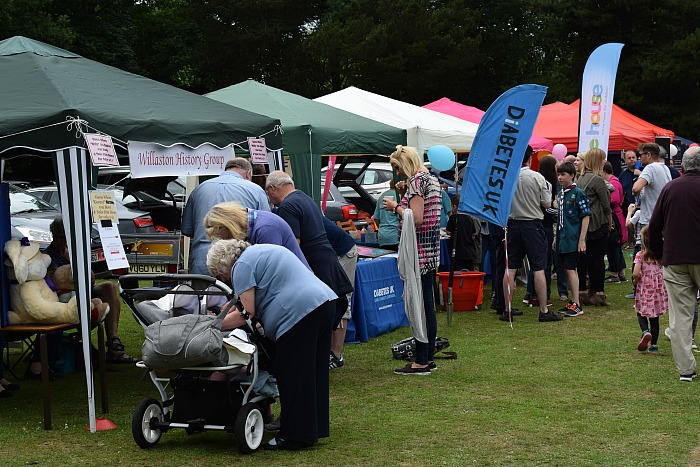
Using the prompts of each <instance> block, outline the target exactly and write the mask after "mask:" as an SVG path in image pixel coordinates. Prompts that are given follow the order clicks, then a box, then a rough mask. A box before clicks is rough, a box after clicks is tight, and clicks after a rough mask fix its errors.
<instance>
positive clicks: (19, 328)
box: [0, 323, 109, 430]
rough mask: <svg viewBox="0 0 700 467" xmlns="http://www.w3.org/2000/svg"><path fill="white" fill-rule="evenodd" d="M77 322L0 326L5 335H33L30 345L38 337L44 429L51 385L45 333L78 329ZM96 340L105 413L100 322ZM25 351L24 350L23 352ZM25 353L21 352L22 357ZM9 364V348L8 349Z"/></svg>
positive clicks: (48, 419)
mask: <svg viewBox="0 0 700 467" xmlns="http://www.w3.org/2000/svg"><path fill="white" fill-rule="evenodd" d="M79 327H80V325H79V324H69V323H66V324H16V325H8V326H5V327H0V332H4V333H5V335H6V336H7V335H8V334H10V335H13V334H14V335H17V336H22V337H20V338H22V339H25V340H26V338H27V337H30V336H32V335H35V336H36V337H35V340H34V341H31V340H29V343H30V345H33V344H34V343H35V341H36V339H39V345H40V355H41V393H42V398H43V402H44V429H45V430H50V429H51V428H52V426H51V385H50V384H49V354H48V350H47V345H46V335H47V334H54V333H58V332H63V331H67V330H70V329H79ZM97 342H98V355H99V357H98V358H99V375H100V401H101V403H102V413H107V411H108V409H109V407H108V401H107V358H106V354H105V336H104V326H103V324H102V323H99V324H98V325H97ZM25 353H26V352H25ZM25 353H23V354H22V357H24V355H25ZM8 364H9V350H8ZM8 366H9V365H8Z"/></svg>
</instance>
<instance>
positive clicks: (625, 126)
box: [571, 99, 674, 150]
mask: <svg viewBox="0 0 700 467" xmlns="http://www.w3.org/2000/svg"><path fill="white" fill-rule="evenodd" d="M580 101H581V100H580V99H577V100H575V101H574V102H572V103H571V105H572V106H573V107H576V108H577V109H578V108H579V105H580V103H581V102H580ZM612 128H614V129H616V130H618V131H619V132H620V133H622V134H623V135H624V141H623V147H622V149H634V150H636V149H637V146H639V144H640V143H644V142H649V141H654V139H655V137H657V136H668V137H670V138H671V141H673V136H674V135H673V132H672V131H670V130H666V129H665V128H661V127H659V126H656V125H654V124H653V123H649V122H647V121H646V120H642V119H641V118H639V117H637V116H635V115H633V114H631V113H629V112H628V111H626V110H625V109H623V108H622V107H620V106H619V105H617V104H613V106H612ZM611 149H612V148H611Z"/></svg>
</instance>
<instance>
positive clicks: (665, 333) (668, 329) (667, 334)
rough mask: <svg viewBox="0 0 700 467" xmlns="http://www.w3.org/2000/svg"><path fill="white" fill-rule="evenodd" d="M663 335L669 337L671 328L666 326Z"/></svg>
mask: <svg viewBox="0 0 700 467" xmlns="http://www.w3.org/2000/svg"><path fill="white" fill-rule="evenodd" d="M664 335H665V336H666V337H668V338H669V339H670V338H671V328H666V330H665V331H664ZM694 343H695V339H693V344H694Z"/></svg>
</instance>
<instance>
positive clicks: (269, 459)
mask: <svg viewBox="0 0 700 467" xmlns="http://www.w3.org/2000/svg"><path fill="white" fill-rule="evenodd" d="M628 259H629V258H628ZM628 263H629V260H628ZM628 276H629V277H631V275H630V274H628ZM523 289H524V288H523V287H518V289H517V291H516V295H515V301H514V303H516V306H518V305H517V304H520V300H521V299H522V295H523V292H524V290H523ZM555 290H556V289H555ZM606 291H607V292H608V298H609V301H610V302H611V304H612V306H611V307H609V308H592V307H591V308H587V309H586V310H585V314H584V315H583V316H580V317H577V318H572V319H565V320H564V321H562V322H558V323H539V322H537V310H536V309H533V308H525V315H524V316H522V317H516V319H515V321H514V325H513V328H512V329H511V328H510V327H509V326H508V324H507V323H504V322H502V321H499V320H498V319H497V315H496V314H495V313H494V312H493V311H492V310H490V308H489V305H490V300H489V298H488V297H490V288H489V287H488V286H487V288H486V290H485V295H486V297H487V298H486V300H485V303H484V306H483V309H482V310H480V311H475V312H461V313H455V315H454V319H453V323H452V326H451V327H447V325H446V315H445V313H439V314H438V323H439V324H438V325H439V330H438V335H440V336H444V337H447V338H449V339H450V341H451V343H452V346H451V347H450V349H449V350H454V351H457V352H458V353H459V358H458V359H457V360H438V366H439V369H438V371H437V372H435V373H434V374H432V375H431V376H429V377H420V376H397V375H394V374H393V372H392V370H393V369H394V368H397V367H398V366H401V365H402V362H399V361H396V360H393V359H392V357H391V350H390V348H391V344H392V343H394V342H396V341H398V340H400V339H402V338H404V337H407V336H408V335H409V334H410V331H409V330H408V328H401V329H398V330H396V331H394V332H392V333H390V334H386V335H383V336H380V337H379V338H376V339H371V340H370V342H368V343H365V344H353V345H347V346H346V347H345V353H344V355H345V360H346V365H345V366H344V367H343V368H341V369H338V370H334V371H333V372H332V373H331V432H332V434H331V438H329V439H326V440H323V441H322V442H320V443H319V444H318V445H317V446H316V447H314V448H313V449H310V450H307V451H304V452H296V453H277V452H274V453H272V452H264V451H260V452H257V453H255V454H253V455H251V456H247V457H243V456H241V455H240V454H239V453H238V451H237V449H236V446H235V443H234V439H233V435H230V434H225V433H216V432H209V433H204V434H197V435H192V436H190V435H187V434H186V433H185V432H184V431H182V430H173V431H170V432H168V433H165V434H164V435H163V437H162V439H161V441H160V443H159V444H158V445H156V446H155V447H154V448H153V449H149V450H143V449H140V448H139V447H137V446H136V444H135V443H134V441H133V439H132V437H131V428H130V427H131V416H132V412H133V410H134V408H135V407H136V405H137V404H138V402H139V400H141V399H142V398H144V397H146V396H152V397H157V393H156V391H155V388H154V386H153V385H152V383H151V382H150V380H143V379H142V373H141V371H140V370H138V369H137V368H135V367H133V366H131V365H112V366H110V367H109V372H108V377H109V391H110V395H109V396H110V397H109V402H110V411H109V413H108V414H106V417H107V418H108V419H109V420H111V421H113V422H114V423H116V425H117V429H115V430H111V431H103V432H98V433H95V434H91V433H89V432H88V431H87V430H86V426H87V424H88V415H87V413H88V412H87V396H86V389H85V381H84V376H83V375H82V374H81V373H71V374H67V375H66V377H65V378H64V379H63V380H59V381H56V382H54V383H52V390H53V399H52V401H53V425H54V429H53V431H50V432H46V431H44V430H43V428H42V416H41V414H42V412H41V396H40V389H39V383H38V382H33V381H20V383H21V385H22V389H21V390H20V391H19V392H18V393H16V394H15V395H14V397H12V398H8V399H2V400H0V446H1V448H0V465H2V466H5V465H11V466H19V465H29V464H33V463H36V464H38V465H144V466H146V465H148V466H150V465H159V466H160V465H178V466H179V465H225V464H228V465H237V464H242V465H265V466H269V465H358V466H359V465H404V466H408V465H416V466H418V465H460V466H461V465H577V466H578V465H591V466H593V465H596V466H597V465H624V466H630V465H640V466H642V465H688V464H690V463H692V462H693V459H694V458H695V457H694V454H693V451H694V449H695V448H696V446H697V445H698V432H697V431H696V421H697V414H696V412H695V411H696V410H697V399H698V396H699V395H700V385H698V384H697V383H694V384H693V383H681V382H679V381H678V374H677V372H676V369H675V366H674V364H673V359H672V356H671V349H670V343H669V341H668V340H667V339H666V338H665V337H664V336H663V335H662V336H661V337H660V339H659V347H660V350H661V354H660V355H658V356H654V355H650V354H648V353H641V352H638V351H637V350H636V345H637V342H638V339H639V336H640V331H639V328H638V325H637V322H636V318H635V314H634V310H633V308H632V305H633V303H632V300H629V299H625V298H624V295H625V294H627V293H629V292H630V291H631V283H626V284H612V285H608V286H607V287H606ZM560 306H561V305H560V303H559V302H558V300H555V307H557V308H558V307H560ZM667 323H668V317H667V316H664V317H662V318H661V330H662V331H661V332H662V334H663V329H665V327H666V326H667ZM121 336H122V339H123V340H124V342H125V344H126V345H127V350H128V351H129V352H130V353H131V354H139V352H140V346H141V342H142V339H143V331H142V330H141V328H140V327H138V325H137V324H136V322H135V321H134V320H133V319H132V318H131V315H130V312H129V311H128V310H127V309H126V307H123V309H122V318H121ZM14 352H16V350H13V353H14ZM24 367H25V365H24V364H21V365H20V367H19V369H20V373H23V371H24ZM98 401H99V399H98ZM213 403H215V402H213ZM99 416H102V415H101V414H100V413H99V403H98V417H99Z"/></svg>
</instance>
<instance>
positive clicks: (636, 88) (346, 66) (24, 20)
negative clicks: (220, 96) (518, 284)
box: [0, 0, 700, 140]
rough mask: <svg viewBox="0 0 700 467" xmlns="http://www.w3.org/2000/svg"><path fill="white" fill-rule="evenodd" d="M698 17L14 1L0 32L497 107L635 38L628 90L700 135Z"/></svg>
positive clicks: (331, 2) (231, 70)
mask: <svg viewBox="0 0 700 467" xmlns="http://www.w3.org/2000/svg"><path fill="white" fill-rule="evenodd" d="M697 18H700V2H694V1H692V2H689V1H687V0H656V1H654V0H610V1H607V2H601V1H599V0H575V1H574V0H519V1H512V0H492V1H483V0H325V1H324V0H303V1H292V0H241V1H235V2H233V1H228V0H140V1H137V0H112V1H108V2H99V1H97V0H80V1H76V2H58V1H56V0H22V1H18V0H5V1H3V2H0V38H6V37H10V36H13V35H25V36H28V37H31V38H34V39H38V40H41V41H44V42H48V43H51V44H53V45H57V46H59V47H63V48H67V49H69V50H71V51H73V52H76V53H79V54H81V55H84V56H86V57H88V58H91V59H94V60H98V61H101V62H104V63H107V64H110V65H114V66H116V67H119V68H123V69H126V70H129V71H132V72H135V73H140V74H143V75H145V76H148V77H150V78H153V79H156V80H158V81H161V82H165V83H169V84H172V85H175V86H178V87H182V88H185V89H188V90H191V91H194V92H197V93H205V92H209V91H213V90H216V89H219V88H222V87H225V86H228V85H231V84H234V83H237V82H240V81H243V80H245V79H248V78H253V79H256V80H258V81H262V82H264V83H266V84H269V85H271V86H275V87H278V88H281V89H284V90H287V91H290V92H294V93H297V94H301V95H304V96H306V97H310V98H313V97H317V96H320V95H323V94H326V93H329V92H333V91H337V90H339V89H343V88H344V87H347V86H357V87H360V88H362V89H366V90H368V91H372V92H376V93H379V94H383V95H386V96H389V97H393V98H396V99H400V100H404V101H407V102H410V103H413V104H417V105H424V104H426V103H428V102H430V101H433V100H435V99H439V98H441V97H444V96H447V97H450V98H451V99H453V100H456V101H459V102H463V103H465V104H469V105H474V106H477V107H480V108H484V109H485V108H486V107H488V106H489V104H490V103H491V102H492V101H493V100H494V99H495V98H496V97H498V95H499V94H501V93H502V92H504V91H505V90H506V89H508V88H510V87H512V86H515V85H517V84H522V83H539V84H543V85H546V86H548V87H549V92H548V95H547V100H546V103H550V102H554V101H558V100H559V101H563V102H567V103H568V102H571V101H573V100H575V99H577V98H578V97H579V95H580V92H581V91H580V86H581V74H582V72H583V68H584V65H585V63H586V60H587V58H588V56H589V55H590V53H591V52H592V51H593V49H595V48H596V47H597V46H599V45H601V44H603V43H605V42H622V43H624V44H625V47H624V48H623V50H622V57H621V60H620V65H619V72H618V76H617V85H616V92H615V102H616V103H618V104H619V105H621V106H622V107H624V108H626V109H627V110H629V111H631V112H633V113H635V114H636V115H639V116H640V117H642V118H644V119H647V120H649V121H651V122H653V123H655V124H657V125H659V126H662V127H665V128H669V129H671V130H673V131H675V132H676V133H678V134H680V135H683V136H686V137H689V138H691V139H696V140H697V139H700V130H699V129H698V127H697V124H696V123H695V122H697V121H698V119H700V110H697V109H696V107H697V106H695V105H694V104H695V103H696V102H697V101H698V97H700V95H699V94H700V86H698V78H697V77H696V76H697V73H694V72H693V71H694V70H695V69H697V68H698V67H699V65H700V52H698V50H700V48H699V47H698V46H699V45H700V29H699V28H698V27H697Z"/></svg>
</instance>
